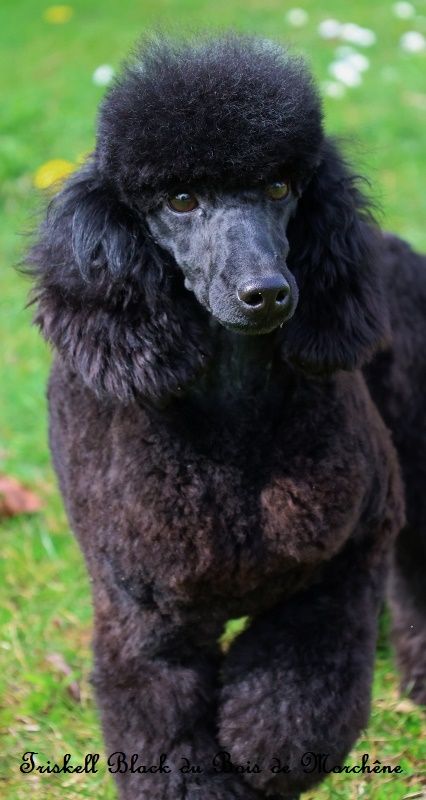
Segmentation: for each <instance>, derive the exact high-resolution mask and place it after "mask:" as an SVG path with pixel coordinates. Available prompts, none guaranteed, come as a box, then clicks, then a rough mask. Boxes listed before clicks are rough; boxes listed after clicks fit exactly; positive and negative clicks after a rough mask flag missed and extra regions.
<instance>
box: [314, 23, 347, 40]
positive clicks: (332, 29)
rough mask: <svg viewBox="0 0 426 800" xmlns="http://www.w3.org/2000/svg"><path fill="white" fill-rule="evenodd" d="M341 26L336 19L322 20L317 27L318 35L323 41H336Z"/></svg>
mask: <svg viewBox="0 0 426 800" xmlns="http://www.w3.org/2000/svg"><path fill="white" fill-rule="evenodd" d="M341 29H342V26H341V24H340V22H337V19H324V20H323V21H322V22H320V24H319V25H318V33H319V35H320V36H322V38H323V39H337V37H338V36H340V32H341Z"/></svg>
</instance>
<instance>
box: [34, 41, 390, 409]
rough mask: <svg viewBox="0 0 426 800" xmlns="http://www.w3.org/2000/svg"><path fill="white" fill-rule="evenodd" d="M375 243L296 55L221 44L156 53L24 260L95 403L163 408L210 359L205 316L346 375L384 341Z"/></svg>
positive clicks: (120, 92)
mask: <svg viewBox="0 0 426 800" xmlns="http://www.w3.org/2000/svg"><path fill="white" fill-rule="evenodd" d="M376 249H377V245H376V236H375V234H374V232H373V227H372V225H371V223H370V220H369V217H368V212H367V211H366V205H365V202H364V200H363V197H362V195H361V193H360V192H359V189H358V188H357V185H356V182H355V180H354V178H353V177H352V175H351V173H350V171H349V170H348V169H347V168H346V166H345V164H344V163H343V161H342V159H341V157H340V155H339V153H338V151H337V149H336V148H335V147H334V145H333V144H332V143H330V142H329V141H328V140H326V139H325V138H324V136H323V131H322V121H321V109H320V104H319V101H318V97H317V94H316V91H315V88H314V86H313V84H312V80H311V78H310V76H309V74H308V73H307V72H306V69H305V67H304V66H303V64H302V63H301V62H300V60H298V59H295V58H294V57H289V55H288V54H287V53H286V52H285V51H283V50H282V49H281V48H279V47H278V46H276V45H274V44H272V43H271V42H265V41H259V40H256V39H252V38H247V37H237V36H228V37H224V38H220V39H217V40H216V39H214V40H204V41H201V43H198V44H177V45H176V44H173V43H170V42H164V41H160V42H158V41H157V42H155V43H151V44H150V45H148V46H146V47H145V48H144V49H143V51H142V52H141V53H139V55H137V57H136V58H135V59H134V60H133V61H132V62H131V63H129V65H128V66H127V67H126V68H125V70H124V71H123V74H122V76H121V77H120V78H119V79H118V80H117V81H116V83H115V84H114V85H113V87H112V88H111V89H110V91H109V92H108V93H107V95H106V97H105V100H104V102H103V103H102V106H101V109H100V114H99V122H98V135H97V142H96V148H95V152H94V154H93V156H92V157H91V159H90V160H89V161H88V163H87V164H86V165H85V166H84V167H83V168H82V169H81V170H80V171H79V172H78V173H77V174H75V175H74V176H72V178H71V179H70V180H69V181H68V183H67V184H66V186H65V187H64V189H63V190H62V192H60V193H59V194H58V195H57V196H56V197H55V198H54V199H53V201H52V203H51V205H50V207H49V209H48V213H47V216H46V219H45V221H44V223H43V225H42V228H41V231H40V236H39V239H38V242H37V243H36V245H35V246H34V247H33V248H32V250H31V252H30V255H29V262H30V265H31V268H32V270H33V272H34V273H35V275H36V280H37V289H36V300H37V302H38V312H37V317H36V320H37V322H38V323H39V325H40V327H41V328H42V330H43V332H44V334H45V336H46V338H48V339H49V340H50V341H51V342H53V344H54V345H55V346H56V347H57V349H58V350H59V351H60V353H61V354H62V356H63V357H64V358H65V359H67V360H68V362H69V363H70V364H71V366H72V367H73V368H74V369H75V370H76V371H78V372H79V373H80V374H81V375H82V377H83V378H84V380H85V382H86V383H87V384H88V385H89V386H90V387H91V388H92V389H94V390H95V391H96V392H97V393H98V394H100V395H102V394H104V395H110V396H111V395H112V396H114V397H116V398H119V399H120V400H121V401H124V402H128V401H130V400H133V399H135V398H137V397H142V398H144V399H145V400H147V401H152V402H155V403H162V402H163V401H164V400H165V399H167V398H169V397H170V396H174V395H176V394H178V393H179V392H180V391H181V390H182V388H183V387H185V386H187V385H188V384H189V383H190V382H191V381H193V380H194V379H196V377H197V375H198V374H199V373H200V371H203V370H204V369H205V368H206V365H207V364H208V362H209V360H210V359H211V357H212V353H213V349H214V343H213V342H212V333H211V327H210V326H209V318H210V317H211V316H213V317H214V318H215V319H217V320H218V321H219V322H220V323H221V324H222V325H224V326H226V327H227V328H230V329H232V330H234V331H238V333H240V334H244V333H246V334H252V335H254V334H257V335H261V334H264V333H267V332H270V331H272V330H274V329H276V330H277V343H278V346H279V347H280V349H281V353H282V357H283V358H284V359H286V360H291V361H293V362H294V361H296V362H298V363H300V364H302V365H303V367H304V369H308V370H313V371H318V370H320V371H322V370H334V369H339V368H353V367H356V366H358V365H359V364H361V363H362V361H363V360H364V359H365V358H367V357H368V356H369V355H370V354H371V353H372V352H373V351H374V349H375V348H376V347H377V345H378V343H379V342H380V340H381V338H383V335H384V330H385V321H384V315H383V311H382V308H383V305H382V303H381V298H380V291H379V287H378V281H377V276H376V273H375V269H374V261H375V253H376Z"/></svg>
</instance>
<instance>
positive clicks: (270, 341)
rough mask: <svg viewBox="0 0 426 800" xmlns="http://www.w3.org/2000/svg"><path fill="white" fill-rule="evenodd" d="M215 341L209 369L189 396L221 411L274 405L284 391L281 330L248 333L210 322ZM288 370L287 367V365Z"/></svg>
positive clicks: (238, 410)
mask: <svg viewBox="0 0 426 800" xmlns="http://www.w3.org/2000/svg"><path fill="white" fill-rule="evenodd" d="M211 328H212V336H213V339H214V342H215V347H214V357H213V360H212V362H211V364H210V367H209V370H208V371H207V373H206V374H205V375H203V376H202V377H201V378H200V379H199V380H197V381H196V383H195V384H194V385H193V387H191V389H190V390H189V393H188V399H189V400H190V401H191V402H192V403H194V404H196V405H199V406H201V407H208V408H210V409H213V408H217V409H218V410H219V411H220V413H222V414H227V413H229V414H232V413H233V412H237V413H241V414H244V413H247V412H250V411H255V409H256V408H259V407H262V408H264V407H265V406H268V405H270V404H271V405H272V404H273V403H274V401H276V400H277V397H278V395H281V396H282V394H283V380H282V373H283V365H282V364H281V369H280V370H279V372H280V375H279V377H278V375H277V372H278V370H277V362H278V360H279V347H278V333H277V332H276V331H274V332H272V333H270V334H264V335H261V336H247V335H243V334H239V333H234V332H232V331H228V330H226V329H225V328H223V327H222V326H220V325H219V324H218V323H216V322H215V321H212V322H211ZM284 371H285V367H284Z"/></svg>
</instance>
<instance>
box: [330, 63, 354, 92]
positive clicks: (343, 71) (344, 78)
mask: <svg viewBox="0 0 426 800" xmlns="http://www.w3.org/2000/svg"><path fill="white" fill-rule="evenodd" d="M328 71H329V73H330V75H331V76H332V77H333V78H335V79H336V80H338V81H340V82H341V83H344V84H345V86H352V87H353V86H359V85H360V84H361V83H362V78H361V75H360V74H359V72H358V70H357V69H355V67H354V66H353V65H352V64H350V63H349V61H333V62H332V63H331V64H330V66H329V68H328Z"/></svg>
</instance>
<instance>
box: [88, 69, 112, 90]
mask: <svg viewBox="0 0 426 800" xmlns="http://www.w3.org/2000/svg"><path fill="white" fill-rule="evenodd" d="M113 77H114V68H113V67H111V66H110V65H109V64H101V65H100V67H96V69H95V71H94V73H93V75H92V81H93V83H95V84H96V86H107V85H108V84H109V83H111V81H112V79H113Z"/></svg>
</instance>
